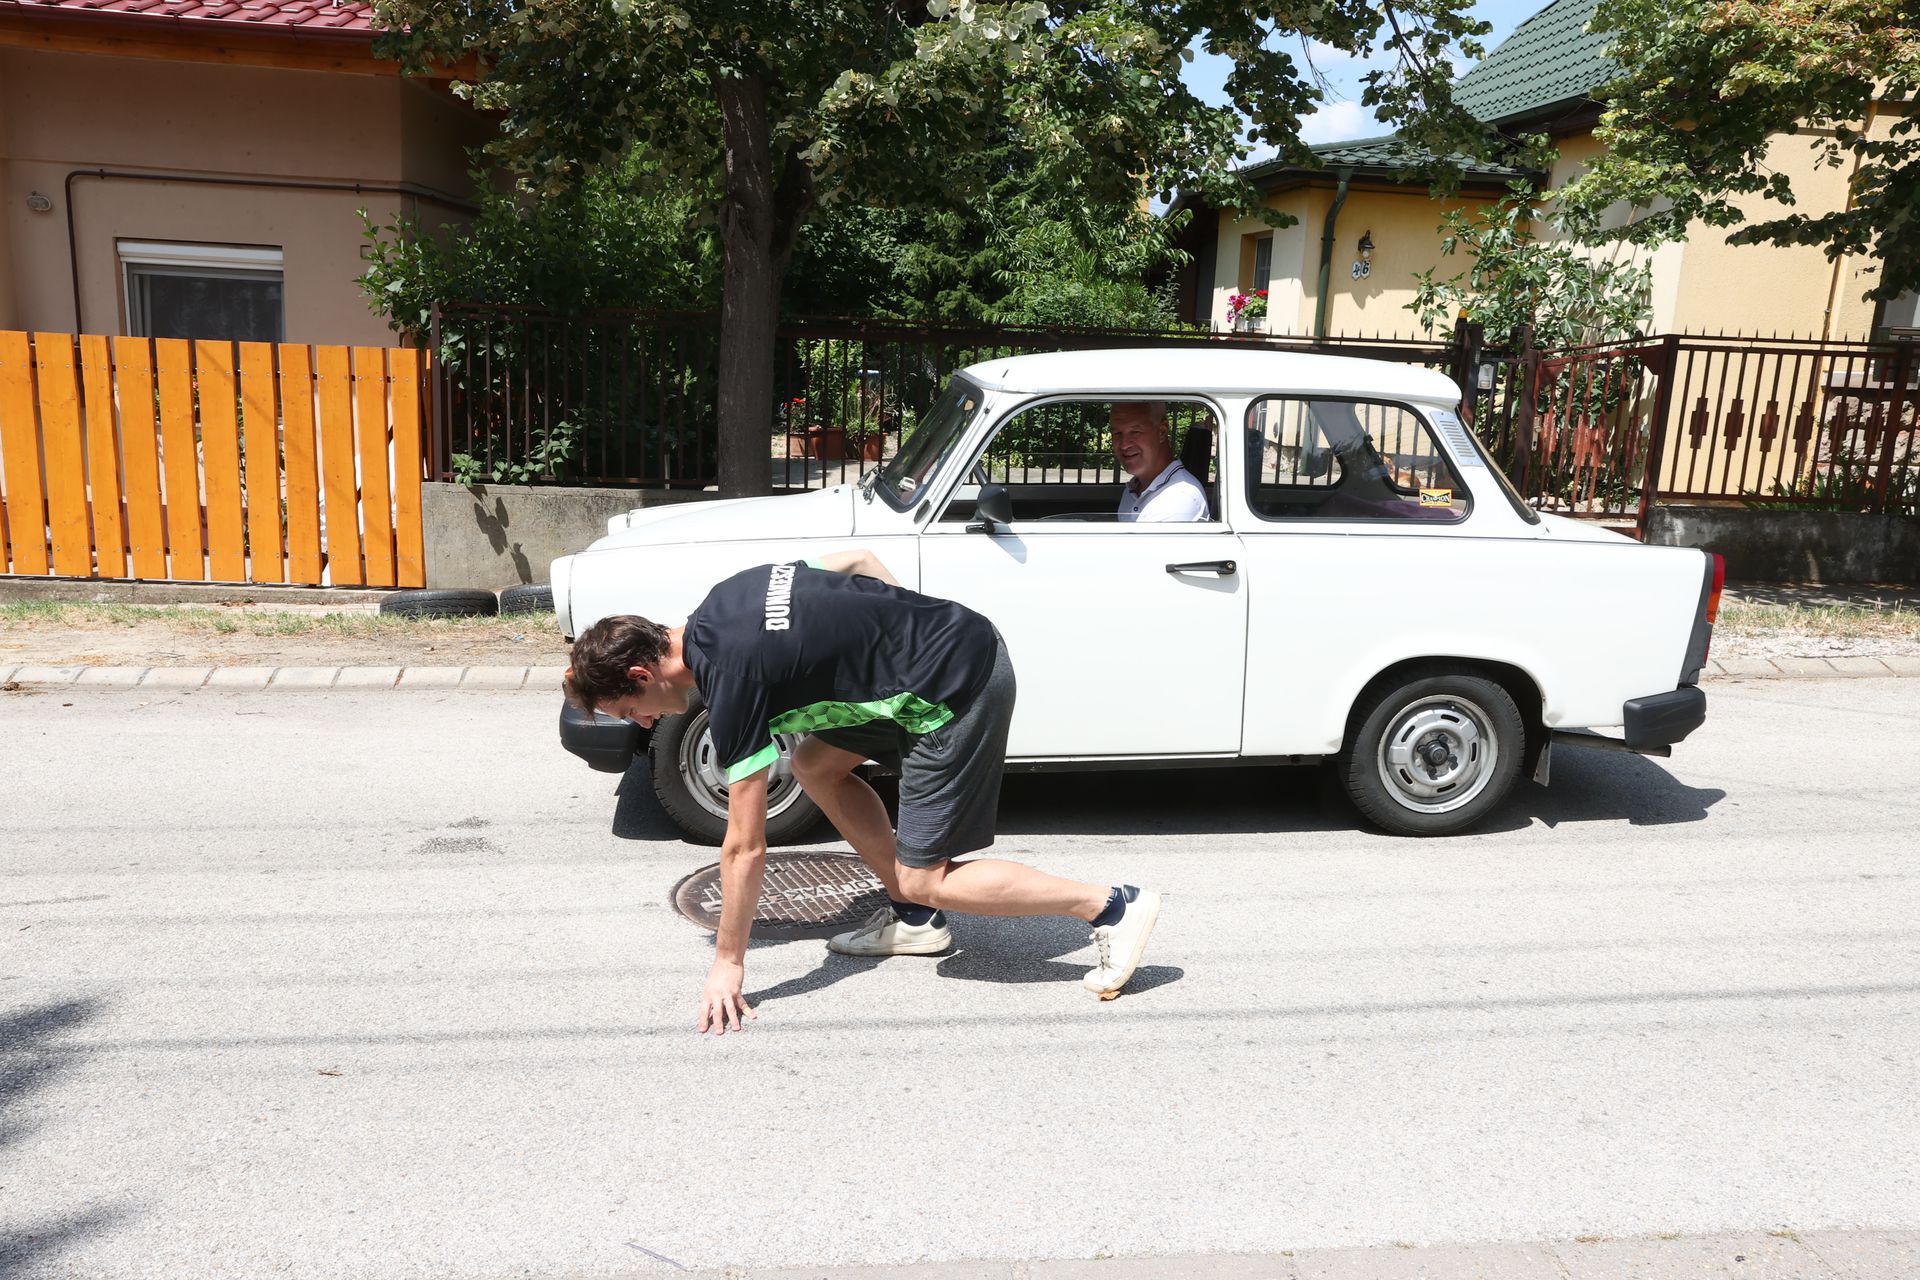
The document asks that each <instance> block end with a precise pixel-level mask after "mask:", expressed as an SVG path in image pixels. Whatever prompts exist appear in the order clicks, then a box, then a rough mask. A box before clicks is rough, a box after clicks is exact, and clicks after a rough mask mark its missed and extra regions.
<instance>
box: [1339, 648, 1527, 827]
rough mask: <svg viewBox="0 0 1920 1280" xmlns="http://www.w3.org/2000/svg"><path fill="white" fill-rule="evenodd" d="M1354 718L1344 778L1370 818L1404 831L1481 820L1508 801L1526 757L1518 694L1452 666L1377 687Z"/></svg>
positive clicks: (1344, 753) (1417, 671) (1342, 757)
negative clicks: (1514, 696)
mask: <svg viewBox="0 0 1920 1280" xmlns="http://www.w3.org/2000/svg"><path fill="white" fill-rule="evenodd" d="M1349 724H1350V725H1351V726H1352V728H1351V730H1350V732H1349V733H1348V734H1347V743H1346V745H1345V747H1343V748H1342V749H1341V751H1340V754H1339V755H1338V756H1336V757H1335V759H1334V762H1333V768H1334V774H1335V776H1336V777H1337V778H1338V779H1339V781H1340V783H1341V785H1342V786H1343V787H1344V789H1345V790H1346V793H1347V798H1348V799H1350V800H1352V801H1353V803H1354V806H1355V807H1356V808H1358V809H1359V810H1360V813H1361V814H1362V816H1364V817H1365V818H1366V819H1367V820H1368V821H1369V822H1372V823H1373V824H1374V825H1375V826H1378V827H1380V828H1381V829H1382V830H1385V831H1390V832H1392V833H1393V834H1395V835H1403V836H1444V835H1452V834H1453V833H1455V832H1457V831H1464V830H1466V829H1467V828H1468V827H1471V826H1473V825H1474V824H1475V823H1476V822H1479V821H1480V820H1481V819H1482V818H1484V817H1486V816H1487V814H1488V813H1490V812H1491V811H1492V810H1493V809H1494V807H1495V806H1497V805H1498V804H1499V803H1500V802H1501V801H1502V800H1504V799H1506V796H1507V792H1509V791H1510V790H1512V789H1513V783H1514V779H1515V778H1517V777H1518V776H1519V774H1520V762H1521V760H1522V759H1523V758H1524V757H1525V755H1526V726H1525V724H1524V722H1523V721H1522V720H1521V717H1520V711H1519V708H1517V707H1516V706H1514V704H1513V697H1512V695H1510V694H1509V693H1508V692H1507V691H1506V690H1505V689H1504V688H1502V687H1501V686H1500V685H1498V684H1496V683H1494V682H1493V681H1491V680H1488V679H1486V678H1484V677H1482V676H1476V675H1468V674H1466V673H1464V672H1460V671H1456V670H1451V669H1449V668H1446V667H1438V666H1432V667H1417V668H1414V669H1412V670H1410V671H1407V672H1405V673H1403V674H1402V675H1401V676H1400V678H1398V679H1397V680H1394V681H1392V682H1391V683H1386V684H1382V685H1379V686H1376V687H1375V688H1373V689H1370V690H1368V692H1367V693H1365V694H1363V695H1362V696H1361V700H1360V703H1359V704H1358V705H1357V706H1355V708H1354V714H1353V718H1352V720H1351V721H1349Z"/></svg>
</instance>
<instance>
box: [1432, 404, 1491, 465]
mask: <svg viewBox="0 0 1920 1280" xmlns="http://www.w3.org/2000/svg"><path fill="white" fill-rule="evenodd" d="M1433 422H1434V425H1435V426H1437V427H1439V428H1440V434H1441V435H1442V436H1443V437H1445V438H1446V442H1447V444H1448V446H1449V447H1451V448H1452V450H1453V460H1454V461H1455V462H1457V463H1459V464H1460V465H1461V466H1463V467H1478V466H1483V465H1485V464H1484V463H1482V462H1481V461H1480V451H1479V450H1478V449H1476V448H1474V447H1473V437H1472V436H1471V435H1469V434H1468V433H1467V428H1466V424H1464V423H1462V422H1461V421H1460V417H1459V415H1458V414H1456V413H1454V412H1453V410H1451V409H1435V410H1434V411H1433Z"/></svg>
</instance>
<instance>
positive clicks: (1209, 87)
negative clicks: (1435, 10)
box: [1185, 0, 1548, 160]
mask: <svg viewBox="0 0 1920 1280" xmlns="http://www.w3.org/2000/svg"><path fill="white" fill-rule="evenodd" d="M1547 4H1548V0H1479V2H1478V3H1476V4H1475V5H1474V6H1473V10H1472V12H1473V16H1474V17H1476V18H1478V19H1480V20H1482V21H1484V22H1490V23H1492V24H1493V32H1492V34H1490V35H1487V36H1485V37H1483V38H1482V40H1481V43H1482V44H1484V45H1485V46H1486V47H1487V49H1488V51H1489V52H1491V51H1492V49H1493V47H1494V46H1495V45H1497V44H1499V43H1500V42H1501V41H1502V40H1504V39H1506V38H1507V37H1508V36H1510V35H1512V34H1513V29H1514V28H1515V27H1517V26H1519V25H1520V24H1521V23H1522V22H1524V21H1525V20H1526V19H1528V18H1530V17H1532V16H1533V15H1534V14H1535V13H1537V12H1539V11H1540V10H1541V9H1543V8H1545V7H1546V6H1547ZM1195 55H1196V56H1195V58H1194V60H1193V61H1192V62H1191V63H1189V64H1188V65H1187V71H1186V75H1185V80H1186V83H1187V86H1188V88H1190V89H1192V90H1193V92H1194V93H1195V94H1197V95H1199V96H1200V97H1201V98H1203V99H1205V100H1206V101H1208V102H1212V103H1216V104H1220V105H1225V104H1226V95H1225V93H1223V92H1222V91H1221V86H1222V85H1223V84H1225V83H1226V79H1227V72H1228V71H1230V70H1231V69H1232V65H1233V64H1232V63H1231V62H1229V61H1228V60H1227V59H1225V58H1221V57H1215V56H1210V55H1208V54H1205V53H1202V52H1200V51H1199V50H1195ZM1295 61H1296V62H1297V61H1300V59H1299V57H1298V55H1297V54H1296V57H1295ZM1313 61H1314V65H1315V66H1317V67H1318V68H1319V69H1320V71H1321V73H1322V74H1324V75H1325V76H1326V77H1327V80H1328V81H1329V85H1328V100H1327V102H1326V103H1325V104H1324V105H1322V106H1321V108H1320V110H1319V111H1317V112H1315V113H1314V114H1313V115H1312V116H1310V117H1308V119H1307V120H1306V123H1305V127H1304V128H1303V129H1302V130H1301V137H1303V138H1304V139H1306V141H1307V142H1309V143H1321V142H1347V141H1351V140H1352V139H1354V138H1376V137H1379V136H1380V135H1381V134H1383V133H1386V132H1388V129H1387V127H1386V126H1385V125H1383V124H1381V123H1380V122H1379V121H1378V120H1375V119H1374V118H1373V113H1372V112H1371V111H1368V110H1366V109H1365V108H1363V107H1362V106H1361V105H1360V101H1359V99H1360V77H1361V76H1362V75H1364V74H1365V73H1366V72H1367V71H1368V70H1370V69H1371V64H1370V63H1369V60H1367V59H1365V58H1351V57H1348V56H1346V55H1345V54H1342V53H1339V52H1338V51H1336V50H1333V49H1329V48H1327V47H1326V46H1324V45H1315V46H1314V48H1313ZM1461 70H1462V71H1465V70H1467V68H1466V67H1462V68H1461ZM1270 153H1271V149H1270V148H1266V149H1262V150H1259V151H1256V152H1255V153H1254V155H1253V156H1252V157H1251V158H1252V159H1256V160H1257V159H1260V158H1261V157H1262V156H1264V155H1267V154H1270Z"/></svg>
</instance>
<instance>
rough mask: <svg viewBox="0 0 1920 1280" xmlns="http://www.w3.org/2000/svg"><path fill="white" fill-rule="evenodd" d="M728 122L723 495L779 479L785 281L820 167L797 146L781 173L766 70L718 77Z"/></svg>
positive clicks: (738, 494)
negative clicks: (778, 388)
mask: <svg viewBox="0 0 1920 1280" xmlns="http://www.w3.org/2000/svg"><path fill="white" fill-rule="evenodd" d="M715 92H716V96H717V98H718V100H719V105H720V116H721V120H722V121H723V122H724V125H725V128H726V147H727V154H726V192H725V194H724V195H723V196H722V198H721V201H720V246H721V260H722V263H723V271H722V276H721V281H722V283H721V293H720V389H719V392H720V394H719V432H720V493H721V496H723V497H728V498H743V497H751V496H754V495H756V494H763V493H766V492H768V490H769V489H770V488H771V487H772V467H771V465H770V462H769V459H770V457H771V453H772V450H771V448H770V447H769V446H770V442H771V440H772V436H773V367H774V330H775V325H776V324H777V323H778V320H779V315H780V286H781V284H782V282H783V281H784V280H785V279H786V275H787V265H788V263H789V262H791V261H792V258H793V246H794V242H795V240H796V239H797V238H798V236H799V233H800V227H801V225H802V224H803V223H804V222H805V221H806V216H807V212H808V210H809V209H810V208H811V206H812V203H813V175H812V172H811V171H810V170H808V169H807V167H806V164H805V162H804V161H802V160H800V158H799V156H798V148H797V146H796V148H795V150H794V152H793V153H792V154H789V155H788V157H787V159H786V162H785V164H784V165H783V166H782V169H781V172H780V174H779V175H778V177H777V179H776V175H775V174H774V171H773V152H772V145H771V142H770V135H771V130H770V129H769V127H768V121H767V86H766V82H765V81H764V80H762V79H760V78H759V77H748V78H744V79H725V80H721V81H719V82H718V83H717V85H716V89H715Z"/></svg>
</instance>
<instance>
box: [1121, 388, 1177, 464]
mask: <svg viewBox="0 0 1920 1280" xmlns="http://www.w3.org/2000/svg"><path fill="white" fill-rule="evenodd" d="M1108 425H1109V429H1110V430H1111V431H1112V432H1113V456H1114V458H1115V459H1116V460H1118V462H1119V463H1120V469H1121V470H1122V471H1124V472H1126V473H1127V474H1128V475H1130V476H1157V475H1159V474H1160V473H1161V471H1163V470H1165V469H1166V465H1167V464H1168V463H1169V462H1172V461H1173V445H1172V443H1171V442H1170V441H1169V440H1168V439H1167V424H1166V423H1164V422H1160V421H1158V420H1156V419H1155V417H1154V416H1153V411H1152V410H1151V409H1149V408H1148V407H1147V406H1146V405H1144V404H1140V403H1126V404H1117V405H1115V406H1113V412H1112V413H1111V415H1110V416H1109V417H1108Z"/></svg>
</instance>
